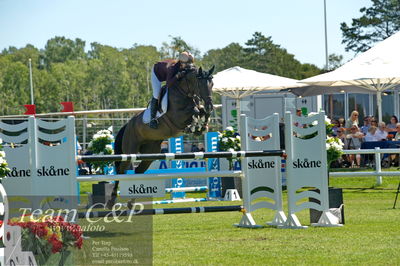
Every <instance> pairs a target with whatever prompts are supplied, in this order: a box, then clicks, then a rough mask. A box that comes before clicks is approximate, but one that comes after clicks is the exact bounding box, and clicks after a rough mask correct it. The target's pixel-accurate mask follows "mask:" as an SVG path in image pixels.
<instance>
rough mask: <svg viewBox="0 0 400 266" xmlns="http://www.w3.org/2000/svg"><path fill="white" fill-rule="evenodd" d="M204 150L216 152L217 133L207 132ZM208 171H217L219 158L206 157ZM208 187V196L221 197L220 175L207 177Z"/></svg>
mask: <svg viewBox="0 0 400 266" xmlns="http://www.w3.org/2000/svg"><path fill="white" fill-rule="evenodd" d="M206 150H207V152H216V151H218V133H217V132H209V133H207V135H206ZM207 168H208V171H211V172H213V171H219V159H218V158H211V159H208V164H207ZM208 187H209V192H208V196H209V197H210V198H221V197H222V191H221V187H222V185H221V178H220V177H209V178H208Z"/></svg>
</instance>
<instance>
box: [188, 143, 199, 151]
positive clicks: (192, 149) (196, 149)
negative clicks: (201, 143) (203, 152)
mask: <svg viewBox="0 0 400 266" xmlns="http://www.w3.org/2000/svg"><path fill="white" fill-rule="evenodd" d="M190 151H191V152H199V151H200V150H199V148H198V147H197V145H196V144H194V143H193V144H192V148H191V149H190Z"/></svg>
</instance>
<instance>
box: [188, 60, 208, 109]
mask: <svg viewBox="0 0 400 266" xmlns="http://www.w3.org/2000/svg"><path fill="white" fill-rule="evenodd" d="M213 71H214V66H213V67H212V68H211V69H210V70H208V71H203V69H202V68H201V67H200V68H199V69H197V68H191V69H187V74H186V76H185V79H186V81H187V82H188V87H189V88H190V93H189V95H188V96H189V97H198V98H199V99H201V100H203V102H204V108H205V111H206V112H207V113H211V112H212V110H213V108H214V107H213V102H212V97H211V94H212V87H213V85H214V83H213V82H212V78H213V77H212V75H211V74H212V73H213Z"/></svg>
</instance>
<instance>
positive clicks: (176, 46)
mask: <svg viewBox="0 0 400 266" xmlns="http://www.w3.org/2000/svg"><path fill="white" fill-rule="evenodd" d="M169 37H170V38H172V40H171V42H170V43H166V42H163V44H162V47H161V49H160V51H161V56H162V58H177V57H178V55H179V53H181V52H183V51H188V52H190V53H191V54H192V55H193V56H194V57H195V58H199V57H200V51H199V50H198V49H196V48H194V47H193V46H191V45H190V44H188V43H187V42H185V41H184V40H183V39H182V38H181V37H179V36H178V37H173V36H171V35H169Z"/></svg>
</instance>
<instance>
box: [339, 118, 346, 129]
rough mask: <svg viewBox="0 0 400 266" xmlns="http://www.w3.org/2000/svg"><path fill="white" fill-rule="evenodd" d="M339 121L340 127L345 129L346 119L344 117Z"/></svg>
mask: <svg viewBox="0 0 400 266" xmlns="http://www.w3.org/2000/svg"><path fill="white" fill-rule="evenodd" d="M338 121H339V127H344V124H345V123H346V122H345V120H344V118H343V117H340V118H339V119H338Z"/></svg>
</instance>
